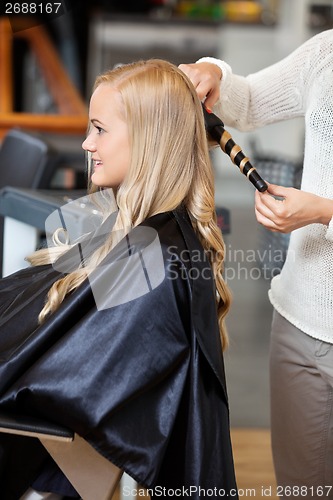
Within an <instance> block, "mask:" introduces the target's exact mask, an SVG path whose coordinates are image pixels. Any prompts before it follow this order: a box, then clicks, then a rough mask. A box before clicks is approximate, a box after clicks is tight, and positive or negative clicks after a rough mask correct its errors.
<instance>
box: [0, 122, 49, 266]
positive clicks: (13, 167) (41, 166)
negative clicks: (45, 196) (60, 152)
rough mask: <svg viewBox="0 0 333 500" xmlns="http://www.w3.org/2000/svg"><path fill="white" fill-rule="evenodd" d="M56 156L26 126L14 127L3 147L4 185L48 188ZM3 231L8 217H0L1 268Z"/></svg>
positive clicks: (0, 175) (0, 171)
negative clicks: (22, 128) (21, 128)
mask: <svg viewBox="0 0 333 500" xmlns="http://www.w3.org/2000/svg"><path fill="white" fill-rule="evenodd" d="M56 158H57V155H56V153H55V151H54V150H53V149H52V148H51V147H50V146H49V144H48V143H47V142H46V141H45V140H43V139H42V138H40V137H38V136H35V135H33V134H31V133H28V132H25V131H23V130H19V129H12V130H10V131H9V132H8V133H7V134H6V136H5V137H4V139H3V142H2V145H1V149H0V189H2V188H4V187H6V186H13V187H21V188H33V189H45V188H48V187H49V186H50V182H51V179H52V177H53V174H54V171H55V168H56V165H57V161H56ZM3 233H4V219H3V217H0V270H1V269H2V258H3Z"/></svg>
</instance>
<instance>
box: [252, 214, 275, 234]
mask: <svg viewBox="0 0 333 500" xmlns="http://www.w3.org/2000/svg"><path fill="white" fill-rule="evenodd" d="M255 215H256V219H257V221H258V222H259V224H261V225H262V226H264V227H265V228H266V229H269V230H270V231H273V232H277V231H279V229H278V228H277V226H276V224H275V222H274V221H272V219H271V218H269V217H266V216H265V215H263V214H262V213H261V212H259V211H258V210H257V209H255Z"/></svg>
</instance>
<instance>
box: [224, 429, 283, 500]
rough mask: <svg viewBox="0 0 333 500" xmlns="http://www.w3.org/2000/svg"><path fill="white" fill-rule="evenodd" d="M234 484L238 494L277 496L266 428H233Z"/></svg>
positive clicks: (244, 496)
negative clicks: (235, 481) (235, 478)
mask: <svg viewBox="0 0 333 500" xmlns="http://www.w3.org/2000/svg"><path fill="white" fill-rule="evenodd" d="M231 439H232V444H233V451H234V461H235V470H236V477H237V486H238V490H240V491H239V493H240V495H239V496H240V498H269V499H270V500H277V498H278V497H277V496H276V481H275V477H274V470H273V461H272V453H271V442H270V433H269V430H268V429H232V431H231Z"/></svg>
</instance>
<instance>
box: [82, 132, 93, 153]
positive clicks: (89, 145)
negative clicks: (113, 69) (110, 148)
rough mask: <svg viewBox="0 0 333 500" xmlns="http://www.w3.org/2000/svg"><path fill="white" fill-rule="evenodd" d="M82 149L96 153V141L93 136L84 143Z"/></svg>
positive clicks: (89, 136)
mask: <svg viewBox="0 0 333 500" xmlns="http://www.w3.org/2000/svg"><path fill="white" fill-rule="evenodd" d="M82 149H84V150H85V151H96V146H95V143H94V141H93V140H92V137H91V134H89V135H88V137H87V138H86V139H85V140H84V141H83V143H82Z"/></svg>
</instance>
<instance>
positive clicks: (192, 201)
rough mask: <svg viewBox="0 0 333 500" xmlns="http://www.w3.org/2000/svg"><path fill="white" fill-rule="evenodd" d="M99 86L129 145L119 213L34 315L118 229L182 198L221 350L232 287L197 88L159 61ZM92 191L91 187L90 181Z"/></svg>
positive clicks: (106, 78)
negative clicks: (107, 92)
mask: <svg viewBox="0 0 333 500" xmlns="http://www.w3.org/2000/svg"><path fill="white" fill-rule="evenodd" d="M100 85H109V86H110V87H111V88H112V89H113V90H116V91H117V92H118V93H119V94H120V98H121V103H122V112H123V118H124V120H125V121H126V123H127V126H128V133H129V141H130V147H131V162H130V167H129V169H128V173H127V174H126V176H125V179H124V181H123V182H122V184H121V185H120V187H119V188H118V189H117V191H116V192H115V197H116V202H117V207H118V214H117V219H116V222H115V225H114V227H113V230H112V232H111V234H110V235H109V237H108V238H107V240H106V242H105V243H104V244H103V245H102V246H101V247H100V248H99V249H98V250H97V251H95V252H94V254H93V255H92V256H91V258H90V261H88V262H85V267H84V268H80V269H77V270H76V271H74V272H71V273H69V274H68V275H66V276H65V277H63V278H61V279H59V280H58V281H57V282H56V283H54V285H53V286H52V287H51V289H50V290H49V293H48V296H47V301H46V304H45V307H44V308H43V310H42V311H41V313H40V316H39V321H40V322H42V321H44V319H45V318H46V317H47V315H48V314H50V313H53V312H54V311H56V310H57V308H58V307H59V305H60V304H61V302H62V301H63V299H64V298H65V296H66V295H67V294H68V293H70V292H71V291H73V290H75V289H76V288H77V287H78V286H79V285H80V284H81V283H82V282H83V281H84V280H85V279H86V277H87V275H88V274H89V273H90V272H91V271H92V270H93V269H95V268H96V266H97V265H98V264H99V263H100V262H101V261H102V260H103V258H104V257H105V256H106V255H107V254H108V253H109V252H110V250H111V248H112V247H113V246H114V245H115V244H116V243H117V241H116V234H120V233H121V234H123V235H124V234H126V233H128V232H129V231H130V230H131V229H132V228H133V227H135V226H137V225H138V224H140V223H141V222H143V221H144V220H145V219H147V218H148V217H151V216H153V215H156V214H158V213H162V212H167V211H171V210H174V209H176V208H177V207H178V206H179V205H180V204H183V205H184V206H185V207H186V209H187V211H188V213H189V216H190V219H191V222H192V225H193V228H194V231H195V233H196V234H197V236H198V238H199V240H200V242H201V244H202V245H203V248H204V249H205V251H206V252H207V255H208V258H209V260H210V264H211V266H212V270H213V275H214V278H215V284H216V301H217V312H218V319H219V326H220V332H221V338H222V345H223V347H224V348H225V347H226V345H227V334H226V330H225V324H224V318H225V315H226V313H227V311H228V309H229V306H230V292H229V289H228V287H227V286H226V283H225V282H224V280H223V276H222V272H223V259H224V243H223V239H222V235H221V231H220V229H219V228H218V226H217V224H216V214H215V204H214V177H213V171H212V165H211V161H210V157H209V150H208V142H207V138H206V132H205V126H204V119H203V112H202V107H201V103H200V100H199V98H198V96H197V94H196V91H195V89H194V87H193V85H192V83H191V82H190V80H189V79H188V78H187V77H186V75H185V74H184V73H183V72H182V71H180V70H179V69H178V68H177V67H176V66H174V65H173V64H171V63H169V62H166V61H162V60H158V59H152V60H148V61H139V62H135V63H131V64H128V65H124V66H120V67H117V68H116V69H113V70H110V71H107V72H106V73H104V74H102V75H100V76H98V78H97V79H96V83H95V86H94V90H95V89H96V88H97V87H99V86H100ZM88 169H89V167H88ZM89 179H90V173H89ZM89 191H90V192H94V191H96V186H94V185H92V184H91V181H90V185H89ZM105 215H107V214H105ZM30 260H31V262H32V263H33V264H38V261H41V257H38V256H37V254H36V257H35V258H32V259H30ZM44 263H45V261H44Z"/></svg>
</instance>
